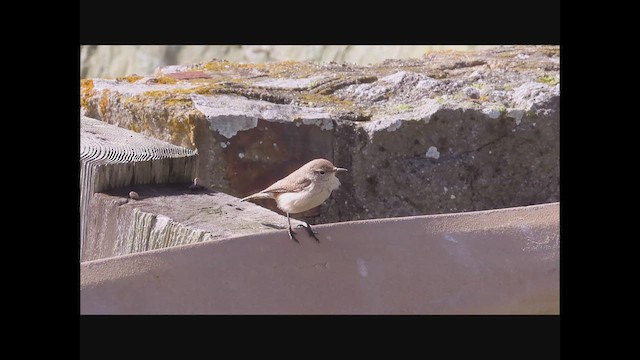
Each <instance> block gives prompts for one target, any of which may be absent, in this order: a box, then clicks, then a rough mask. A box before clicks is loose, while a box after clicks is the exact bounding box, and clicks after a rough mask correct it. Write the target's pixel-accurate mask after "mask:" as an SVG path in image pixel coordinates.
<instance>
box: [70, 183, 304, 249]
mask: <svg viewBox="0 0 640 360" xmlns="http://www.w3.org/2000/svg"><path fill="white" fill-rule="evenodd" d="M130 190H134V191H135V192H136V193H137V194H138V195H139V198H138V200H134V199H130V198H128V197H127V193H128V192H129V191H130ZM87 216H88V229H89V230H88V240H87V243H86V244H85V247H84V249H83V253H82V257H81V259H82V261H89V260H95V259H101V258H108V257H114V256H119V255H126V254H131V253H137V252H144V251H150V250H156V249H162V248H167V247H172V246H177V245H184V244H192V243H197V242H202V241H211V240H220V239H225V238H229V237H235V236H241V235H248V234H256V233H260V232H265V231H273V230H274V229H285V226H286V224H287V219H286V218H285V217H283V216H281V215H278V214H276V213H274V212H272V211H269V210H267V209H265V208H262V207H260V206H257V205H255V204H252V203H248V202H240V201H239V199H238V198H235V197H232V196H229V195H226V194H223V193H219V192H215V191H207V190H203V191H198V192H193V191H191V190H189V189H188V187H187V186H184V185H154V186H131V187H128V188H122V189H118V190H114V191H110V192H109V193H108V194H103V193H100V194H95V195H94V197H93V199H92V200H91V202H90V205H89V212H88V215H87ZM299 223H301V222H299V221H297V220H292V224H294V226H295V225H296V224H299Z"/></svg>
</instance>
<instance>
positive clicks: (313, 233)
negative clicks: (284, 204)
mask: <svg viewBox="0 0 640 360" xmlns="http://www.w3.org/2000/svg"><path fill="white" fill-rule="evenodd" d="M304 223H305V224H307V226H304V225H302V224H299V225H298V226H297V227H303V228H305V229H306V230H307V233H309V236H311V237H312V238H314V239H316V241H317V242H320V239H318V237H317V236H316V234H317V233H318V232H317V231H313V229H312V228H311V225H309V222H307V221H305V222H304Z"/></svg>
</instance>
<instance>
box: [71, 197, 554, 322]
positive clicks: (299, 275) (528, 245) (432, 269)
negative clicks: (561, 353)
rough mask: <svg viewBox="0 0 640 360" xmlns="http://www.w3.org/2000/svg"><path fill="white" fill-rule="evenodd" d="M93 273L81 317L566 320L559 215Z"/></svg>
mask: <svg viewBox="0 0 640 360" xmlns="http://www.w3.org/2000/svg"><path fill="white" fill-rule="evenodd" d="M316 230H317V231H318V232H319V235H318V236H319V237H320V240H321V242H320V243H319V244H318V243H316V242H315V241H314V240H313V239H310V238H308V237H305V238H301V239H300V240H301V244H296V243H294V242H293V241H291V240H290V239H289V238H288V237H287V235H286V233H285V232H284V231H273V232H266V233H262V234H254V235H247V236H242V237H237V238H232V239H226V240H221V241H205V242H202V243H198V244H193V245H185V246H177V247H172V248H168V249H161V250H155V251H148V252H144V253H138V254H132V255H126V256H121V257H114V258H110V259H102V260H97V261H89V262H84V263H82V264H81V265H80V311H81V314H558V313H559V311H560V307H559V296H560V291H559V290H560V286H559V270H560V259H559V255H560V227H559V203H553V204H544V205H536V206H528V207H520V208H510V209H500V210H490V211H481V212H469V213H459V214H446V215H432V216H416V217H406V218H393V219H377V220H368V221H358V222H345V223H339V224H328V225H319V226H317V227H316Z"/></svg>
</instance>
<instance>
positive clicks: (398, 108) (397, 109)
mask: <svg viewBox="0 0 640 360" xmlns="http://www.w3.org/2000/svg"><path fill="white" fill-rule="evenodd" d="M411 110H413V106H411V105H409V104H397V105H394V106H392V107H391V108H390V109H389V113H390V114H401V113H405V112H408V111H411Z"/></svg>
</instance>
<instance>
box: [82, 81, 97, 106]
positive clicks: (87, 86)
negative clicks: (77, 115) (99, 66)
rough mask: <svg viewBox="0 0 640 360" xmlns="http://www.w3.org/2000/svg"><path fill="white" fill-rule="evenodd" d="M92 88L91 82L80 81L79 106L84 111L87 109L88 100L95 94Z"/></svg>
mask: <svg viewBox="0 0 640 360" xmlns="http://www.w3.org/2000/svg"><path fill="white" fill-rule="evenodd" d="M93 87H94V85H93V80H86V79H83V80H80V106H82V107H83V108H85V109H86V108H88V107H89V99H91V97H92V96H93V95H95V93H96V91H95V90H94V89H93Z"/></svg>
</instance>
